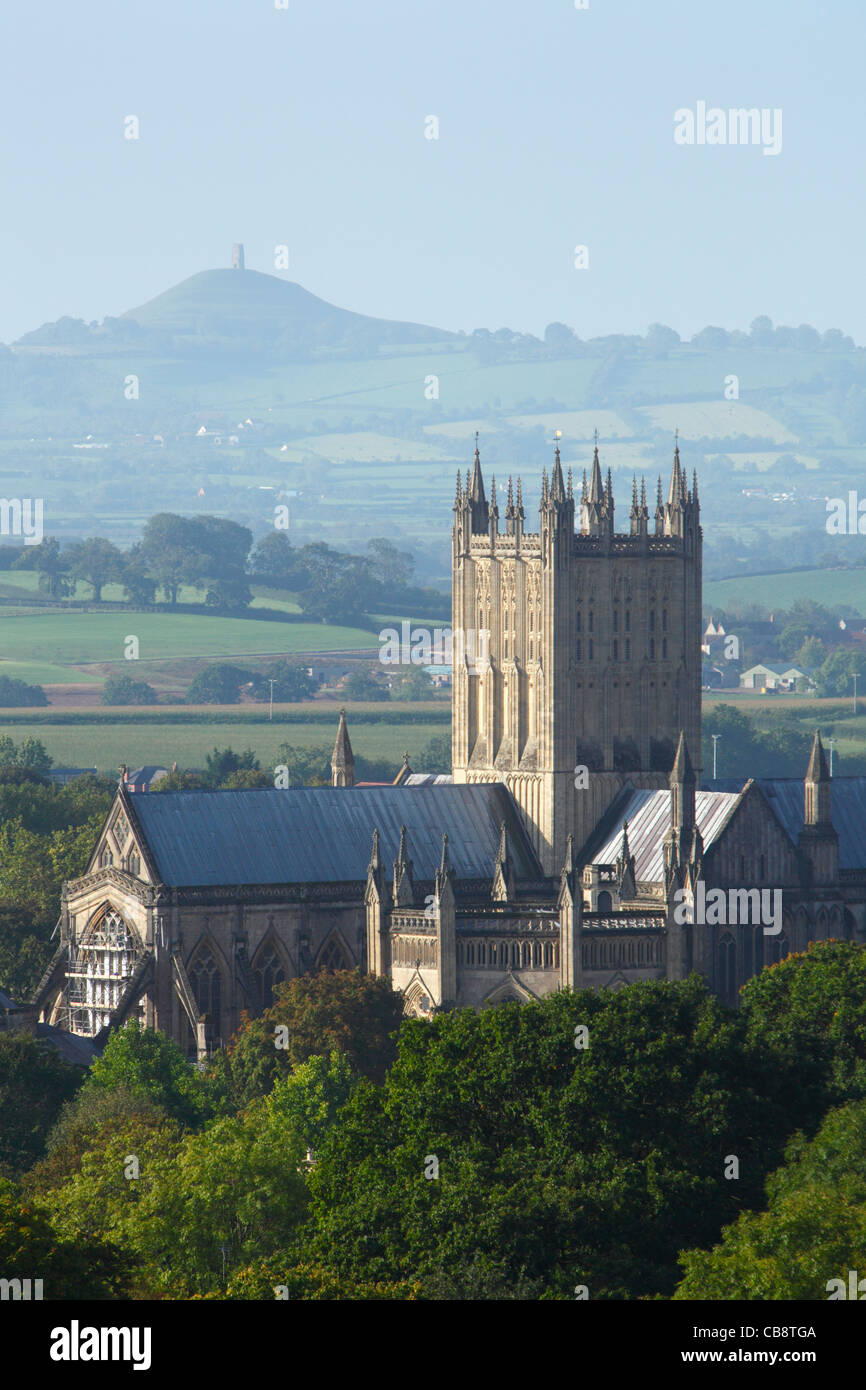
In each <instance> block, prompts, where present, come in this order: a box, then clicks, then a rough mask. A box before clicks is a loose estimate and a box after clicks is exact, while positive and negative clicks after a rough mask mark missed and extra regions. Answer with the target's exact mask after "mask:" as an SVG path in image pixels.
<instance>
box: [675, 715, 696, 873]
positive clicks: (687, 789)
mask: <svg viewBox="0 0 866 1390" xmlns="http://www.w3.org/2000/svg"><path fill="white" fill-rule="evenodd" d="M695 786H696V779H695V770H694V768H693V767H692V760H691V758H690V757H689V750H688V747H687V746H686V736H685V734H684V733H683V732H682V731H680V741H679V743H678V744H677V755H676V757H675V758H674V765H673V767H672V768H671V780H670V788H671V793H672V795H671V828H672V829H673V830H674V831H676V832H678V835H679V840H680V845H681V846H683V845H684V842H686V843H687V844H690V843H691V838H692V831H693V830H694V828H695Z"/></svg>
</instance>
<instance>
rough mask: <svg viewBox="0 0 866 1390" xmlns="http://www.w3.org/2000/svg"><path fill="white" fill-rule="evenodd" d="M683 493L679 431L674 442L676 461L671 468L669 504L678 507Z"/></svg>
mask: <svg viewBox="0 0 866 1390" xmlns="http://www.w3.org/2000/svg"><path fill="white" fill-rule="evenodd" d="M682 495H683V470H682V468H681V466H680V437H679V431H677V435H676V443H675V444H674V461H673V466H672V468H671V483H670V487H669V488H668V506H669V507H678V506H679V505H680V501H681V499H682Z"/></svg>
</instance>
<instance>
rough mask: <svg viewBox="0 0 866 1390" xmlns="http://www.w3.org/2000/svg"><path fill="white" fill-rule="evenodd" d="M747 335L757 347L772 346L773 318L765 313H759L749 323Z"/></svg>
mask: <svg viewBox="0 0 866 1390" xmlns="http://www.w3.org/2000/svg"><path fill="white" fill-rule="evenodd" d="M749 337H750V338H751V340H752V342H753V343H756V344H757V346H758V347H772V346H773V344H774V341H775V331H774V329H773V320H772V319H771V318H768V317H767V315H766V314H759V315H758V317H757V318H756V319H752V322H751V324H750V325H749Z"/></svg>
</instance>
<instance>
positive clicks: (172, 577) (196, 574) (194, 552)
mask: <svg viewBox="0 0 866 1390" xmlns="http://www.w3.org/2000/svg"><path fill="white" fill-rule="evenodd" d="M196 541H197V535H196V532H195V529H194V526H193V523H192V522H191V521H190V520H188V519H187V518H186V517H182V516H174V515H173V514H172V513H171V512H158V513H157V514H156V516H152V517H151V518H150V520H149V521H148V522H147V524H146V526H145V528H144V531H143V533H142V537H141V541H140V543H139V547H138V560H139V561H140V563H141V565H142V567H143V569H144V571H145V573H146V574H148V575H149V576H151V577H152V578H153V579H154V580H155V581H156V583H157V584H159V585H160V587H161V588H162V589H163V591H164V593H165V595H166V597H167V598H168V601H169V603H170V604H171V605H172V607H174V606H175V604H176V603H177V595H178V590H179V589H180V586H181V584H198V583H200V582H201V579H202V570H203V565H202V561H201V554H200V551H199V550H198V547H197V545H196Z"/></svg>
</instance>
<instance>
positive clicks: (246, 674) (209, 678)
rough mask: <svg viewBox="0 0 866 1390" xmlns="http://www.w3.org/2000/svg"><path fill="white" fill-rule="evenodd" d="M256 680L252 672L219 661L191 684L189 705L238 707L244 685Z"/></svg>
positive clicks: (188, 695)
mask: <svg viewBox="0 0 866 1390" xmlns="http://www.w3.org/2000/svg"><path fill="white" fill-rule="evenodd" d="M253 679H254V676H253V673H252V671H247V670H245V669H244V668H243V667H241V666H232V665H230V664H229V663H228V662H221V661H217V662H214V663H213V665H211V666H206V667H205V669H204V670H203V671H199V673H198V675H197V676H196V677H195V678H194V679H193V680H192V681H191V682H190V686H189V689H188V690H187V692H186V703H187V704H188V705H236V704H237V703H238V701H239V700H240V690H241V686H242V685H247V684H248V683H249V682H250V681H252V680H253Z"/></svg>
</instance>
